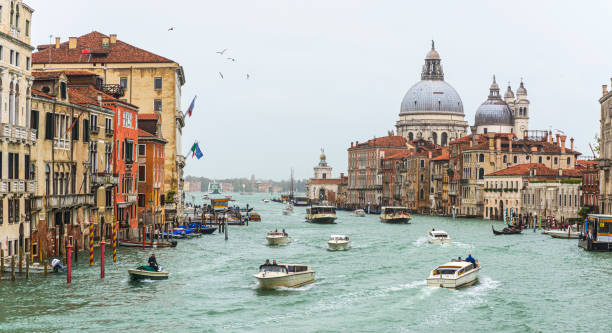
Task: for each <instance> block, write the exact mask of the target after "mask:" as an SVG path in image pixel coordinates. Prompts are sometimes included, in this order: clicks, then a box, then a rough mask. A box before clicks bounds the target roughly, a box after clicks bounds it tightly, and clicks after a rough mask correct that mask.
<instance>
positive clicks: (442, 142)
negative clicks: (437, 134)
mask: <svg viewBox="0 0 612 333" xmlns="http://www.w3.org/2000/svg"><path fill="white" fill-rule="evenodd" d="M441 138H442V140H440V145H442V146H446V145H447V144H448V134H447V133H446V132H442V136H441Z"/></svg>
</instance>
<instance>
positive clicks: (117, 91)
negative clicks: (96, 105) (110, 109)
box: [96, 83, 125, 98]
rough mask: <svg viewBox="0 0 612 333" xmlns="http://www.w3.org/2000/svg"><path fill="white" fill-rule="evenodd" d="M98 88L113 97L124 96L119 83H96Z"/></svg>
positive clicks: (123, 90)
mask: <svg viewBox="0 0 612 333" xmlns="http://www.w3.org/2000/svg"><path fill="white" fill-rule="evenodd" d="M96 88H97V89H98V90H102V91H104V92H105V93H107V94H109V95H112V96H113V97H115V98H121V97H123V96H125V89H124V88H123V87H122V86H121V85H120V84H102V83H98V84H96Z"/></svg>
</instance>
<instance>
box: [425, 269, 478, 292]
mask: <svg viewBox="0 0 612 333" xmlns="http://www.w3.org/2000/svg"><path fill="white" fill-rule="evenodd" d="M478 271H480V267H478V268H476V269H473V270H471V271H469V272H468V273H465V274H463V275H461V276H459V277H458V278H455V277H454V276H452V275H446V274H443V275H442V276H441V277H429V278H427V285H428V286H431V287H440V288H461V287H467V286H471V285H473V284H474V283H476V281H478Z"/></svg>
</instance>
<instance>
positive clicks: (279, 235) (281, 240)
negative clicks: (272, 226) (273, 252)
mask: <svg viewBox="0 0 612 333" xmlns="http://www.w3.org/2000/svg"><path fill="white" fill-rule="evenodd" d="M266 240H267V241H268V245H285V244H289V243H290V242H291V237H289V234H287V233H286V232H282V231H268V234H267V235H266Z"/></svg>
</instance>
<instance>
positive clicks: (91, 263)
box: [89, 221, 94, 266]
mask: <svg viewBox="0 0 612 333" xmlns="http://www.w3.org/2000/svg"><path fill="white" fill-rule="evenodd" d="M93 243H94V232H93V221H90V222H89V266H93V245H94V244H93Z"/></svg>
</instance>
